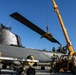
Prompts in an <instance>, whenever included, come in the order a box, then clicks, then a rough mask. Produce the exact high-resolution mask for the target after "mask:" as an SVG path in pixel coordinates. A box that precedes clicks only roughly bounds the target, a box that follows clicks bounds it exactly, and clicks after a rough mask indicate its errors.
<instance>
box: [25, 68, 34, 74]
mask: <svg viewBox="0 0 76 75" xmlns="http://www.w3.org/2000/svg"><path fill="white" fill-rule="evenodd" d="M26 73H27V75H35V69H34V68H28V69H27V72H26Z"/></svg>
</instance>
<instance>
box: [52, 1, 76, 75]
mask: <svg viewBox="0 0 76 75" xmlns="http://www.w3.org/2000/svg"><path fill="white" fill-rule="evenodd" d="M52 3H53V7H54V11H55V12H56V14H57V17H58V19H59V22H60V25H61V28H62V31H63V34H64V37H65V40H66V43H67V46H66V47H67V49H68V54H67V55H61V57H60V59H59V61H58V62H57V64H56V65H55V71H56V72H57V71H63V72H65V71H67V70H70V71H71V72H72V73H74V74H76V65H75V63H76V61H75V59H74V57H76V52H74V49H73V46H72V43H71V41H70V38H69V36H68V33H67V30H66V28H65V25H64V22H63V20H62V17H61V15H60V12H59V10H58V6H57V4H56V2H55V1H54V0H52Z"/></svg>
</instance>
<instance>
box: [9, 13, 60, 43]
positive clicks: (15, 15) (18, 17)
mask: <svg viewBox="0 0 76 75" xmlns="http://www.w3.org/2000/svg"><path fill="white" fill-rule="evenodd" d="M10 16H11V17H12V18H14V19H16V20H17V21H19V22H21V23H22V24H24V25H25V26H27V27H29V28H30V29H32V30H33V31H35V32H37V33H38V34H40V35H41V36H42V37H45V38H46V39H48V40H49V41H51V42H55V43H58V44H60V43H59V42H58V41H57V40H56V39H54V38H53V37H52V35H51V34H50V33H49V34H47V33H46V32H45V31H43V30H42V29H40V28H39V27H37V26H36V25H35V24H33V23H32V22H30V21H29V20H27V19H26V18H24V17H23V16H22V15H20V14H19V13H18V12H15V13H13V14H11V15H10ZM44 34H46V35H44Z"/></svg>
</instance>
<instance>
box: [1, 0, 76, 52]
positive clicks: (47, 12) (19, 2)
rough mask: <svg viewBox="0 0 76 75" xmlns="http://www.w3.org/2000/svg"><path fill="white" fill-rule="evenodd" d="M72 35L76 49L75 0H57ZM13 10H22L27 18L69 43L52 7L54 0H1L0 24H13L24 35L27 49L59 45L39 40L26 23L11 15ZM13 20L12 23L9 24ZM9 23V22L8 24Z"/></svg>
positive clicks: (14, 28) (15, 30)
mask: <svg viewBox="0 0 76 75" xmlns="http://www.w3.org/2000/svg"><path fill="white" fill-rule="evenodd" d="M55 1H56V3H57V5H58V7H59V11H60V13H61V16H62V18H63V21H64V24H65V27H66V28H67V31H68V34H69V37H70V39H71V42H72V44H73V48H74V50H75V51H76V33H75V32H76V0H55ZM13 12H19V13H20V14H22V15H23V16H24V17H26V18H27V19H28V20H30V21H31V22H33V23H34V24H36V25H37V26H38V27H40V28H41V29H42V30H44V31H46V26H48V27H49V32H50V33H51V34H52V35H53V37H54V38H56V39H57V40H58V41H59V42H60V43H61V44H62V46H65V45H66V41H65V38H64V36H63V32H62V29H61V26H60V23H59V20H58V17H57V15H56V13H55V12H54V9H53V4H52V1H51V0H0V23H3V24H4V25H6V26H8V27H12V32H14V33H16V34H17V35H19V36H20V37H21V41H22V45H23V46H25V47H26V48H36V49H41V50H42V49H47V50H51V49H52V47H56V49H57V48H58V47H59V45H58V44H56V43H52V42H50V41H48V40H47V39H44V38H43V39H40V37H41V36H40V35H39V34H37V33H36V32H34V31H32V30H31V29H29V28H28V27H26V26H24V25H23V24H21V23H20V22H18V21H16V20H12V18H11V17H10V16H9V15H10V14H12V13H13ZM10 22H11V23H10ZM9 23H10V24H9Z"/></svg>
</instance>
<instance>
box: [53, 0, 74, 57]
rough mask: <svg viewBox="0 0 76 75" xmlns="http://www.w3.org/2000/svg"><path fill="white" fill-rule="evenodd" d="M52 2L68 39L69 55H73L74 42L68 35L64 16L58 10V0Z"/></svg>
mask: <svg viewBox="0 0 76 75" xmlns="http://www.w3.org/2000/svg"><path fill="white" fill-rule="evenodd" d="M52 3H53V5H54V11H55V12H56V14H57V16H58V19H59V22H60V25H61V27H62V31H63V34H64V37H65V39H66V43H67V48H68V51H69V55H73V53H74V49H73V47H72V43H71V41H70V38H69V36H68V33H67V30H66V28H65V25H64V22H63V20H62V17H61V15H60V12H59V10H58V6H57V5H56V2H55V1H54V0H52Z"/></svg>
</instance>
